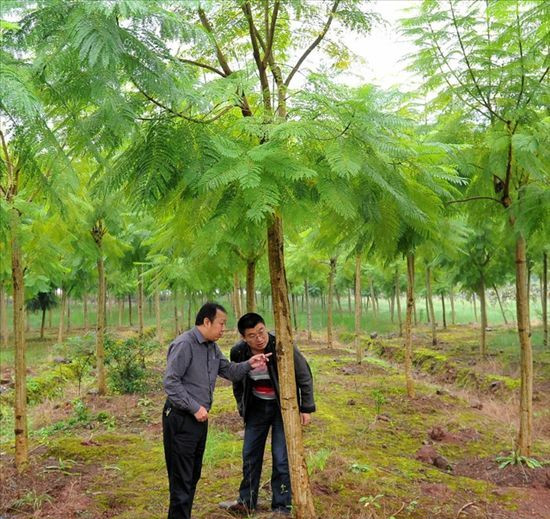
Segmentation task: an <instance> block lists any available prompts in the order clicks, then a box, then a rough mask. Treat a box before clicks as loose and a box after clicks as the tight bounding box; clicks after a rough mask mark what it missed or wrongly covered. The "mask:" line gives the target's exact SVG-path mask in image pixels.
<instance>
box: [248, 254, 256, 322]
mask: <svg viewBox="0 0 550 519" xmlns="http://www.w3.org/2000/svg"><path fill="white" fill-rule="evenodd" d="M255 296H256V260H248V261H247V262H246V311H247V312H255V311H256V297H255Z"/></svg>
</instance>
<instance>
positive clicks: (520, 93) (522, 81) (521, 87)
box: [516, 4, 525, 110]
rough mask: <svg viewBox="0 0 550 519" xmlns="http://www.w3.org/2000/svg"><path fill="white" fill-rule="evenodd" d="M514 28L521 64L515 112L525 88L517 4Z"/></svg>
mask: <svg viewBox="0 0 550 519" xmlns="http://www.w3.org/2000/svg"><path fill="white" fill-rule="evenodd" d="M516 28H517V32H518V44H519V60H520V63H521V86H520V89H519V94H518V99H517V101H516V110H517V108H518V107H519V104H520V103H521V98H522V96H523V89H524V88H525V66H524V63H523V45H522V43H521V25H520V22H519V7H518V4H516Z"/></svg>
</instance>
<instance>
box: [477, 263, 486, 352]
mask: <svg viewBox="0 0 550 519" xmlns="http://www.w3.org/2000/svg"><path fill="white" fill-rule="evenodd" d="M480 274H481V277H480V280H479V311H480V314H481V338H480V339H481V341H480V345H479V354H480V355H481V358H482V359H485V358H486V357H487V301H486V298H485V276H484V275H483V272H481V273H480Z"/></svg>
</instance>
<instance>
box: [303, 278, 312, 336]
mask: <svg viewBox="0 0 550 519" xmlns="http://www.w3.org/2000/svg"><path fill="white" fill-rule="evenodd" d="M304 294H305V296H306V313H307V340H308V341H310V342H311V299H310V298H309V285H308V281H307V278H306V279H305V280H304Z"/></svg>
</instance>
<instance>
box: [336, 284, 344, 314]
mask: <svg viewBox="0 0 550 519" xmlns="http://www.w3.org/2000/svg"><path fill="white" fill-rule="evenodd" d="M334 293H335V294H336V304H337V305H338V313H339V314H341V313H342V299H341V298H340V292H339V291H338V289H337V288H335V289H334Z"/></svg>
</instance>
